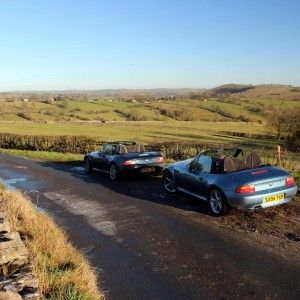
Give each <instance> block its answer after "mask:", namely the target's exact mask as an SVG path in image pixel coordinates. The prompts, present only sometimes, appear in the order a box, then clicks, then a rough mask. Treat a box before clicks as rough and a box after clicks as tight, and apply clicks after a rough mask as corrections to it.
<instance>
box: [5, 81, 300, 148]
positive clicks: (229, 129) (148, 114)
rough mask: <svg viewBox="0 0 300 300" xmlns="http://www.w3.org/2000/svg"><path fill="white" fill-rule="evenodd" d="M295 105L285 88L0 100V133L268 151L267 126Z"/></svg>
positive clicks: (299, 95) (295, 97) (298, 91)
mask: <svg viewBox="0 0 300 300" xmlns="http://www.w3.org/2000/svg"><path fill="white" fill-rule="evenodd" d="M160 92H161V91H160ZM165 92H166V91H165ZM169 92H171V91H169ZM24 98H27V99H26V101H23V99H24ZM299 105H300V88H297V87H292V86H288V85H285V86H283V85H260V86H252V85H234V84H232V85H225V86H221V87H217V88H215V89H212V90H208V91H203V92H201V91H200V92H199V91H195V92H191V91H190V92H187V93H186V94H182V93H178V94H177V95H173V96H166V95H164V97H155V96H154V95H153V94H151V93H148V94H147V93H146V92H145V91H144V92H141V91H138V90H136V91H132V94H128V93H127V94H126V93H125V94H117V93H116V91H115V93H114V91H111V94H107V95H100V94H98V95H96V94H95V93H92V92H90V94H89V93H88V91H87V93H86V94H82V93H81V94H80V93H78V94H60V96H55V94H53V95H51V94H38V93H36V94H34V93H33V94H29V95H27V94H24V95H22V94H11V95H10V94H0V132H1V133H14V134H21V135H72V136H88V137H96V138H97V139H100V140H104V141H112V140H136V141H139V142H143V143H149V142H153V141H205V142H213V143H236V144H243V143H251V144H257V145H266V144H270V143H273V141H272V140H270V139H269V138H268V139H266V136H269V137H270V136H272V137H275V136H276V132H275V129H274V128H272V127H270V126H267V125H266V124H268V123H269V119H270V114H271V113H272V111H274V110H275V109H277V110H285V109H287V108H293V107H298V108H299ZM274 142H277V141H275V140H274Z"/></svg>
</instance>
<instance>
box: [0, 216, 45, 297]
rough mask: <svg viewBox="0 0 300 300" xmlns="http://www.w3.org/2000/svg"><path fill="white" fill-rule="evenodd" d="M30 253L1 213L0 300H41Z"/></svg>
mask: <svg viewBox="0 0 300 300" xmlns="http://www.w3.org/2000/svg"><path fill="white" fill-rule="evenodd" d="M29 255H30V254H29V252H28V249H27V248H26V247H25V245H24V243H23V242H22V240H21V237H20V234H19V233H18V232H11V230H10V224H9V222H8V221H7V215H6V214H5V213H3V212H0V300H19V299H29V300H39V299H40V294H39V282H38V279H37V278H36V277H35V276H34V275H33V274H32V267H31V264H30V262H29Z"/></svg>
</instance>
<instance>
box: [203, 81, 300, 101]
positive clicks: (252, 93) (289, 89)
mask: <svg viewBox="0 0 300 300" xmlns="http://www.w3.org/2000/svg"><path fill="white" fill-rule="evenodd" d="M209 93H210V94H211V95H212V96H218V95H221V94H225V93H228V94H236V95H237V96H240V97H245V98H268V99H283V100H285V99H286V100H300V87H293V86H291V85H279V84H263V85H251V84H250V85H243V84H226V85H222V86H219V87H216V88H213V89H211V90H209Z"/></svg>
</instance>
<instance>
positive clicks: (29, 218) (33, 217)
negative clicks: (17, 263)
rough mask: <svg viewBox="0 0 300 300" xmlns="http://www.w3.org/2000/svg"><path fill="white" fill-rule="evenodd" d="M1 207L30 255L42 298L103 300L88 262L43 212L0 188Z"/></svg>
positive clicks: (16, 193)
mask: <svg viewBox="0 0 300 300" xmlns="http://www.w3.org/2000/svg"><path fill="white" fill-rule="evenodd" d="M0 207H1V209H2V210H4V211H5V212H7V214H8V218H9V221H10V223H11V225H12V229H13V230H15V231H18V232H19V233H20V235H21V236H22V237H23V239H24V242H25V244H26V246H27V247H28V248H29V250H30V252H31V254H32V265H33V272H34V274H35V275H36V276H37V277H38V278H39V280H40V291H41V294H42V295H43V298H42V299H53V300H54V299H55V300H63V299H68V300H72V299H74V300H75V299H76V300H94V299H104V295H103V294H102V293H101V292H99V291H98V288H97V277H96V274H95V272H94V271H93V270H92V269H91V267H90V265H89V263H88V261H87V260H86V259H85V258H84V256H83V254H82V253H81V252H79V251H78V250H76V249H74V247H72V245H71V244H70V243H69V242H68V240H67V237H66V234H65V233H64V232H63V231H62V230H61V229H58V227H57V226H56V224H55V223H54V222H53V221H52V220H51V219H50V218H49V217H48V216H47V215H46V214H45V213H41V212H37V211H36V209H35V208H34V206H33V205H32V203H31V202H30V200H29V199H26V197H25V196H24V195H23V194H21V193H20V192H12V191H8V190H5V189H4V188H1V187H0Z"/></svg>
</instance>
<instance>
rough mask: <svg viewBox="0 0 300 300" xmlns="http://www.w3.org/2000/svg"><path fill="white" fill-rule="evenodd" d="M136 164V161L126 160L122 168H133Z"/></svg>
mask: <svg viewBox="0 0 300 300" xmlns="http://www.w3.org/2000/svg"><path fill="white" fill-rule="evenodd" d="M137 163H138V160H136V159H131V160H127V161H125V162H123V165H124V166H133V165H136V164H137Z"/></svg>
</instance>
